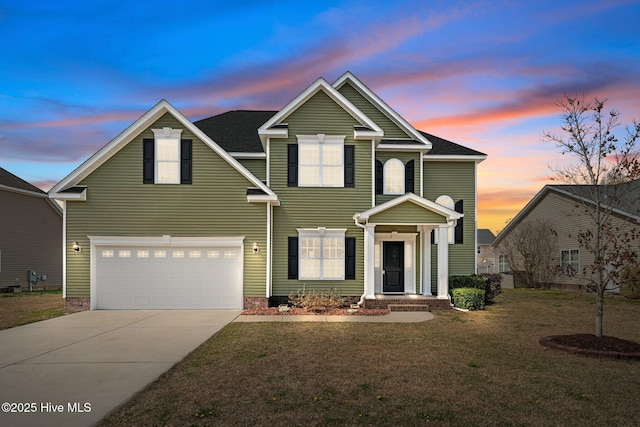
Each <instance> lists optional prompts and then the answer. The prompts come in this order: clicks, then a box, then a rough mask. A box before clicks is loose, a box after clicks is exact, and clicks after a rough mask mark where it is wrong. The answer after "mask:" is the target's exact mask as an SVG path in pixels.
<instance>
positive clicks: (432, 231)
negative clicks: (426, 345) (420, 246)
mask: <svg viewBox="0 0 640 427" xmlns="http://www.w3.org/2000/svg"><path fill="white" fill-rule="evenodd" d="M436 230H437V228H436V229H434V230H431V244H432V245H435V244H436Z"/></svg>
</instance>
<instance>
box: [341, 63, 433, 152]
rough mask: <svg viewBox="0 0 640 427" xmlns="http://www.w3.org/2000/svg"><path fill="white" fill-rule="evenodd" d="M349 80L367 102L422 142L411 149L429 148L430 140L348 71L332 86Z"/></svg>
mask: <svg viewBox="0 0 640 427" xmlns="http://www.w3.org/2000/svg"><path fill="white" fill-rule="evenodd" d="M347 82H349V83H350V84H351V85H352V86H353V87H354V88H355V89H356V90H357V91H359V92H360V93H361V94H362V95H364V97H365V98H367V99H368V100H369V102H371V103H373V104H374V105H375V106H376V107H378V109H380V111H382V112H383V113H384V114H385V115H386V116H387V117H389V118H390V119H391V120H392V121H393V122H395V123H396V124H397V125H398V126H399V127H400V128H401V129H402V130H403V131H405V132H406V133H407V134H408V135H410V136H411V137H412V138H413V139H415V140H416V141H419V142H420V143H421V144H422V147H412V149H413V150H415V149H416V148H422V149H431V146H432V144H431V141H429V140H428V139H427V138H426V137H425V136H424V135H422V134H421V133H420V132H418V130H417V129H416V128H414V127H413V126H411V124H409V122H407V121H406V120H405V119H404V118H402V116H400V115H399V114H398V113H396V112H395V111H394V110H393V108H391V107H389V105H387V103H386V102H384V101H383V100H382V99H381V98H380V97H379V96H378V95H376V94H375V93H373V92H372V91H371V90H370V89H369V88H368V87H367V86H365V84H364V83H362V82H361V81H360V80H358V79H357V78H356V76H354V75H353V74H351V72H350V71H347V72H346V73H344V74H343V75H342V76H340V78H338V80H336V81H335V82H334V83H333V87H334V88H335V89H336V90H338V89H340V88H341V87H342V86H343V85H344V84H345V83H347Z"/></svg>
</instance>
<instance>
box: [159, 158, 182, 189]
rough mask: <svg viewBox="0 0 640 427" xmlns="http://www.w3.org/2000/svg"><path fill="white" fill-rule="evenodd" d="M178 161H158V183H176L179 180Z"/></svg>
mask: <svg viewBox="0 0 640 427" xmlns="http://www.w3.org/2000/svg"><path fill="white" fill-rule="evenodd" d="M179 176H180V163H178V162H170V163H167V162H158V181H157V182H158V183H160V184H176V183H178V182H180V180H179Z"/></svg>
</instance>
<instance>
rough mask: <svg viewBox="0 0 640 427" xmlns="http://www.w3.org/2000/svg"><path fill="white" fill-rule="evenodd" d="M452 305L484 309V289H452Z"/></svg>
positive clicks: (470, 308)
mask: <svg viewBox="0 0 640 427" xmlns="http://www.w3.org/2000/svg"><path fill="white" fill-rule="evenodd" d="M453 305H454V306H456V307H458V308H467V309H469V310H484V289H477V288H455V289H453Z"/></svg>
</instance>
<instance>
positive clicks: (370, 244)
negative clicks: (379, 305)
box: [364, 224, 376, 299]
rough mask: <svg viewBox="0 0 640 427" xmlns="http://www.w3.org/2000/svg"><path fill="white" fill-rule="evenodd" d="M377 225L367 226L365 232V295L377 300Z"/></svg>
mask: <svg viewBox="0 0 640 427" xmlns="http://www.w3.org/2000/svg"><path fill="white" fill-rule="evenodd" d="M375 229H376V226H375V225H369V224H367V225H366V229H365V231H364V295H365V298H367V299H375V297H376V292H375V257H374V255H375V247H374V245H375Z"/></svg>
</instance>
